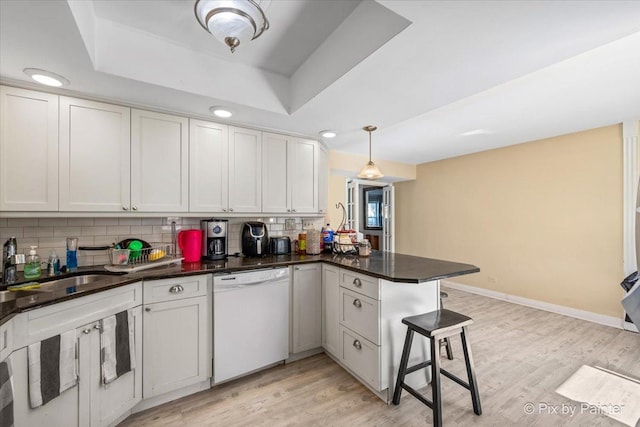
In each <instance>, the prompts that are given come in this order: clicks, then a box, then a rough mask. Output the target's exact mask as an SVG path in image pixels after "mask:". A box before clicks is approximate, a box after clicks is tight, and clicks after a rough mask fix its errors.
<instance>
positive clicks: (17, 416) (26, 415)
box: [9, 347, 86, 427]
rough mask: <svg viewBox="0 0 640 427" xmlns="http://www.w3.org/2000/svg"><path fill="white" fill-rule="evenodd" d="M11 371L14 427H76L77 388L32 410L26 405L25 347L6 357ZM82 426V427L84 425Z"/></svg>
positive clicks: (27, 367)
mask: <svg viewBox="0 0 640 427" xmlns="http://www.w3.org/2000/svg"><path fill="white" fill-rule="evenodd" d="M9 360H10V361H11V369H12V370H13V418H14V426H16V427H22V426H29V427H30V426H52V427H53V426H65V427H67V426H69V427H74V426H79V425H83V424H80V421H79V419H78V410H79V403H78V398H79V393H78V385H76V386H74V387H71V388H70V389H68V390H66V391H65V392H63V393H62V394H61V395H60V396H58V397H56V398H54V399H52V400H50V401H49V402H48V403H46V404H45V405H43V406H39V407H37V408H35V409H32V408H31V407H30V405H29V381H28V378H29V360H28V355H27V347H22V348H21V349H19V350H16V351H14V352H13V353H11V355H10V356H9ZM84 425H86V424H84Z"/></svg>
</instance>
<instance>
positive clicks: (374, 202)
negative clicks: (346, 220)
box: [362, 187, 382, 230]
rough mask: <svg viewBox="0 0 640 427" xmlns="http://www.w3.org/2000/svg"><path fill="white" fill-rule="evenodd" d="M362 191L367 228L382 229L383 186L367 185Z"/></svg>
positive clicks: (365, 226)
mask: <svg viewBox="0 0 640 427" xmlns="http://www.w3.org/2000/svg"><path fill="white" fill-rule="evenodd" d="M362 193H363V196H364V197H363V198H364V203H363V204H362V210H363V212H362V214H363V217H364V221H363V224H364V228H365V230H382V188H381V187H367V188H364V189H363V190H362Z"/></svg>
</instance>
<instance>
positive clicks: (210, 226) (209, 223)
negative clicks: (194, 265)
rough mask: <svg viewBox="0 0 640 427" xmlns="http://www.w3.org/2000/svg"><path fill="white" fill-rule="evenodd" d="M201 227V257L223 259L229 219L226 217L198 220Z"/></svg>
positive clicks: (225, 250)
mask: <svg viewBox="0 0 640 427" xmlns="http://www.w3.org/2000/svg"><path fill="white" fill-rule="evenodd" d="M200 228H201V229H202V259H204V260H215V259H225V258H226V257H227V249H228V246H229V241H228V233H227V232H228V230H229V221H227V220H226V219H215V218H211V219H203V220H201V221H200Z"/></svg>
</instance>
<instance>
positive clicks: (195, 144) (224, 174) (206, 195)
mask: <svg viewBox="0 0 640 427" xmlns="http://www.w3.org/2000/svg"><path fill="white" fill-rule="evenodd" d="M189 165H190V166H189V210H190V211H191V212H226V211H227V208H228V207H229V199H228V187H229V178H228V174H229V129H228V127H227V126H226V125H221V124H218V123H212V122H205V121H202V120H194V119H190V120H189Z"/></svg>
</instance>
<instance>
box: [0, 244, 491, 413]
mask: <svg viewBox="0 0 640 427" xmlns="http://www.w3.org/2000/svg"><path fill="white" fill-rule="evenodd" d="M270 268H288V269H289V272H290V275H289V277H290V279H289V283H290V289H291V292H290V305H289V306H290V307H291V309H290V313H289V316H288V317H289V319H290V331H291V332H290V344H289V347H290V351H289V356H290V357H289V359H287V360H286V361H285V362H291V361H294V360H297V359H300V358H303V357H306V356H308V355H311V354H316V353H318V352H321V351H324V352H325V353H327V354H328V355H329V356H330V357H331V358H332V359H333V360H334V361H336V362H337V363H338V364H339V365H340V366H342V367H343V368H345V369H346V370H347V371H348V372H349V373H351V374H352V375H353V376H354V377H356V378H357V379H358V380H359V381H360V382H362V383H363V384H364V385H365V386H366V387H368V388H369V389H370V390H371V391H372V392H373V393H374V394H375V395H377V396H378V397H379V398H381V399H382V400H384V401H386V402H388V401H389V399H390V394H391V393H390V390H392V389H393V381H394V378H395V375H396V373H397V366H398V363H399V358H400V355H401V351H402V343H403V339H404V335H405V332H406V331H405V328H404V327H403V325H402V323H401V319H402V318H403V317H405V316H408V315H412V314H417V313H423V312H427V311H431V310H435V309H437V308H438V306H439V290H440V284H439V280H440V279H444V278H448V277H453V276H459V275H464V274H472V273H476V272H478V271H480V270H479V268H478V267H476V266H473V265H469V264H463V263H456V262H449V261H442V260H435V259H429V258H420V257H414V256H408V255H401V254H393V253H382V252H374V253H372V255H371V256H370V257H352V256H340V255H332V254H322V255H313V256H312V255H306V256H305V255H278V256H267V257H263V258H239V257H230V258H228V259H227V260H221V261H211V262H196V263H185V264H181V265H174V266H168V267H158V268H155V269H150V270H145V271H141V272H138V273H132V274H128V275H123V276H114V275H106V273H107V272H106V271H104V269H103V267H99V268H91V267H85V268H81V269H79V271H78V272H76V273H73V274H75V275H82V276H84V275H89V274H96V273H101V274H105V276H104V279H103V280H96V281H94V282H90V283H87V284H86V285H77V286H74V287H71V288H64V289H56V287H55V286H54V287H51V289H52V290H50V291H48V290H46V289H47V280H48V279H54V280H56V279H60V278H63V277H68V276H71V275H65V276H58V277H55V278H49V277H46V278H45V277H43V278H42V279H41V284H42V289H41V290H40V291H27V292H25V293H24V296H19V297H18V298H16V299H14V300H13V301H11V300H9V301H5V302H3V303H2V304H1V315H2V320H1V323H0V329H2V331H0V332H1V333H0V335H1V336H3V337H5V338H3V339H4V342H3V343H2V344H3V349H2V354H1V356H2V357H1V358H2V360H5V359H9V360H11V363H12V365H13V368H14V382H15V383H16V386H15V391H14V403H15V406H16V408H15V417H16V421H18V422H17V423H16V425H29V424H33V422H39V421H41V420H43V417H44V416H45V415H46V416H48V417H53V418H54V419H55V421H53V424H52V425H62V424H58V422H59V423H64V425H81V424H83V423H81V422H74V420H78V419H80V420H83V419H85V418H83V417H90V418H91V422H89V423H88V424H90V425H114V424H115V423H117V422H119V421H121V420H122V419H124V418H126V417H127V416H128V415H129V414H131V413H132V412H138V411H140V410H144V409H147V408H150V407H153V406H157V405H159V404H162V403H165V402H168V401H171V400H173V399H176V398H179V397H182V396H186V395H188V394H192V393H195V392H197V391H201V390H205V389H208V388H210V387H211V377H212V355H213V352H212V342H213V340H212V335H213V330H214V328H213V325H212V323H213V322H212V307H213V304H212V300H213V298H214V293H213V292H212V278H213V276H216V277H217V276H219V275H221V276H222V275H229V274H230V273H233V274H238V273H241V272H244V271H256V270H259V269H270ZM51 283H53V282H51ZM3 293H4V294H5V295H6V294H7V291H3ZM111 307H113V308H111ZM180 307H182V308H180ZM121 310H130V311H132V312H133V313H134V314H135V316H134V318H135V319H136V320H135V327H134V328H133V329H134V330H135V332H134V333H135V336H136V339H135V342H136V344H135V347H136V352H137V353H136V354H137V356H136V369H134V370H133V371H132V372H129V373H127V374H124V375H123V376H122V378H119V379H118V380H116V381H114V382H113V384H109V387H105V386H102V385H101V384H99V383H96V384H93V380H91V383H92V384H91V387H92V388H91V391H87V393H89V395H90V396H91V398H90V400H89V401H85V400H83V395H84V394H83V393H84V392H83V391H82V390H80V388H82V387H87V384H84V385H83V383H82V382H80V383H79V386H78V387H74V388H72V389H70V390H68V391H66V392H64V393H62V394H61V395H60V396H59V397H58V398H56V399H54V400H52V401H51V402H49V403H48V404H47V405H44V406H42V407H40V408H36V409H31V408H29V407H28V401H29V398H28V387H27V376H28V375H27V363H26V362H27V355H26V347H27V346H29V345H30V344H33V343H34V342H39V341H41V340H44V339H46V338H48V337H49V336H51V335H55V334H58V333H61V332H64V331H67V330H72V329H75V330H76V331H77V334H78V341H79V343H80V344H79V346H80V348H81V349H84V354H80V358H81V360H80V362H79V365H80V366H81V368H80V371H81V375H80V377H82V378H85V377H83V376H82V369H85V372H86V378H90V377H92V376H93V375H97V374H96V372H99V371H100V358H99V357H93V356H92V358H90V360H85V359H86V356H87V353H89V352H90V351H91V349H92V348H93V347H95V348H97V349H99V339H98V336H99V334H98V333H97V331H99V330H100V327H101V319H103V318H104V317H106V316H110V315H113V314H115V313H117V312H120V311H121ZM171 310H178V311H176V312H175V313H174V315H178V314H179V315H180V316H179V317H176V318H175V319H174V320H171V319H172V318H170V317H163V316H165V314H163V313H170V312H171ZM179 310H184V311H179ZM239 315H244V316H246V315H248V313H239ZM153 316H158V317H153ZM166 316H168V314H167V315H166ZM193 316H195V317H193ZM75 318H77V320H76V319H75ZM189 319H192V320H189ZM188 321H192V322H197V324H194V325H189V324H188V323H187V322H188ZM229 321H230V322H233V321H234V320H233V319H229ZM174 324H175V325H176V326H175V328H174ZM159 325H164V326H162V327H160V326H159ZM167 328H168V329H167ZM54 329H55V330H54ZM94 329H95V330H96V331H94ZM171 334H175V336H172V335H171ZM190 334H193V339H192V340H191V341H187V342H186V344H184V345H180V346H176V345H174V343H173V342H174V340H175V339H176V337H179V338H180V339H182V338H184V335H190ZM92 336H93V337H94V338H90V337H92ZM7 337H8V338H7ZM170 337H171V338H170ZM247 339H250V337H247ZM164 341H167V342H168V344H167V343H164ZM169 341H171V342H169ZM191 344H192V346H191V347H189V345H191ZM169 345H170V346H169ZM166 346H169V347H166ZM172 347H174V348H175V347H180V348H178V349H176V350H173V351H174V352H176V354H175V355H174V356H172V357H174V358H175V357H179V358H180V360H182V363H181V367H180V369H178V370H176V371H181V372H176V373H173V372H172V371H171V366H174V365H169V366H164V365H162V363H159V362H158V359H157V357H158V354H162V355H163V357H164V354H165V353H166V352H167V351H168V350H167V348H169V349H170V348H172ZM414 347H415V348H416V350H417V353H416V354H419V353H422V356H423V357H428V354H429V353H428V343H427V342H426V341H425V342H417V343H416V345H415V346H414ZM143 348H144V349H146V350H144V352H143ZM190 348H191V349H192V350H193V351H192V352H191V353H194V354H191V353H190ZM195 353H197V354H195ZM96 354H97V352H96ZM151 354H155V355H156V359H153V358H150V357H149V356H150V355H151ZM83 357H84V358H85V359H82V358H83ZM161 360H162V358H161ZM163 363H164V362H163ZM83 366H84V367H87V368H83ZM185 366H190V367H191V366H192V367H193V369H192V370H191V371H189V372H186V373H185V372H184V371H185V369H184V368H185ZM174 369H175V366H174ZM142 372H144V375H141V373H142ZM168 372H169V374H168ZM178 374H180V375H181V376H180V375H178ZM415 374H418V375H417V376H414V377H413V378H411V379H410V381H412V382H413V383H414V385H416V386H419V385H424V384H426V382H427V381H428V380H429V378H428V377H425V374H424V373H420V372H416V373H415ZM167 376H169V377H172V378H171V381H168V380H166V378H167ZM173 377H176V378H173ZM79 390H80V391H79ZM85 390H86V389H85ZM211 392H215V386H214V387H213V389H212V391H211ZM60 405H63V406H64V408H66V412H59V411H58V409H62V407H63V406H60ZM70 405H75V406H70ZM85 405H86V406H90V407H91V410H90V411H87V408H85V407H84V406H85ZM56 408H58V409H56ZM68 411H71V412H73V411H77V412H78V414H79V415H78V416H77V417H75V416H74V417H69V416H67V415H68V413H69V412H68ZM87 412H89V413H90V415H87ZM65 414H67V415H65ZM62 416H64V417H66V418H64V419H63V418H60V419H58V418H59V417H62ZM20 420H22V422H20Z"/></svg>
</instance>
